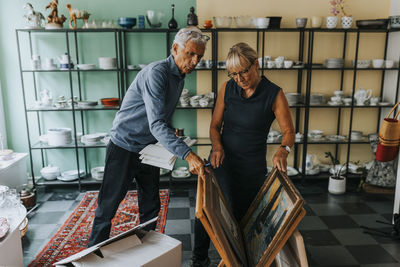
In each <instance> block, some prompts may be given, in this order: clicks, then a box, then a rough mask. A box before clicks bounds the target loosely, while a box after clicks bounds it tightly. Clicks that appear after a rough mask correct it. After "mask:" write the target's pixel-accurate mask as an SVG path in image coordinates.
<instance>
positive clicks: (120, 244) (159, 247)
mask: <svg viewBox="0 0 400 267" xmlns="http://www.w3.org/2000/svg"><path fill="white" fill-rule="evenodd" d="M156 220H157V218H154V219H152V220H150V221H148V222H146V223H144V224H141V225H138V226H136V227H134V228H133V229H131V230H129V231H127V232H125V233H122V234H119V235H117V236H114V237H112V238H110V239H108V240H106V241H104V242H101V243H99V244H97V245H94V246H92V247H90V248H87V249H85V250H83V251H81V252H79V253H76V254H75V255H72V256H70V257H68V258H66V259H64V260H61V261H59V262H57V263H56V264H55V265H56V266H79V267H83V266H85V267H92V266H107V267H114V266H115V267H117V266H118V267H120V266H146V267H156V266H157V267H158V266H165V267H177V266H181V264H182V263H181V261H182V243H181V242H180V241H179V240H176V239H174V238H172V237H169V236H167V235H164V234H161V233H158V232H155V231H150V232H146V231H144V230H141V228H143V227H144V226H146V225H147V224H149V223H151V222H154V221H156Z"/></svg>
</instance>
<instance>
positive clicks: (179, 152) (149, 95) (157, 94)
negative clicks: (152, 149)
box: [143, 68, 191, 159]
mask: <svg viewBox="0 0 400 267" xmlns="http://www.w3.org/2000/svg"><path fill="white" fill-rule="evenodd" d="M167 84H168V75H167V72H166V71H162V70H160V69H158V68H153V69H152V70H150V72H149V73H148V76H147V79H146V82H145V86H144V90H143V101H144V104H145V107H146V114H147V119H148V123H149V128H150V132H151V134H152V135H153V136H154V137H155V138H156V139H157V140H158V141H159V142H160V143H161V144H162V145H163V146H164V147H165V148H166V149H167V150H168V151H169V152H171V153H173V154H175V155H176V156H178V157H179V158H180V159H185V158H186V156H187V154H189V152H190V151H191V149H190V147H189V146H187V145H186V143H185V142H183V141H182V139H180V138H179V137H177V136H175V133H174V131H173V130H172V129H171V128H170V127H168V122H167V121H166V114H167V113H166V110H165V101H166V92H167V90H166V86H168V85H167Z"/></svg>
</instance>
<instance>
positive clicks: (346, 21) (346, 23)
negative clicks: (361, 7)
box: [341, 17, 353, 29]
mask: <svg viewBox="0 0 400 267" xmlns="http://www.w3.org/2000/svg"><path fill="white" fill-rule="evenodd" d="M341 23H342V29H350V28H351V26H352V25H353V17H342V18H341Z"/></svg>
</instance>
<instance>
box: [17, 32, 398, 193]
mask: <svg viewBox="0 0 400 267" xmlns="http://www.w3.org/2000/svg"><path fill="white" fill-rule="evenodd" d="M177 31H178V30H169V29H162V28H150V29H135V28H134V29H130V30H128V29H120V28H118V29H117V28H116V29H54V30H46V29H17V30H16V35H17V46H18V55H19V62H20V72H21V81H22V90H23V96H24V109H25V113H26V114H28V112H29V113H41V112H65V111H67V112H71V114H72V116H73V127H71V128H73V129H74V130H73V134H72V135H73V136H74V135H75V133H74V132H76V128H77V121H76V118H75V117H76V116H78V115H79V113H81V115H80V116H83V115H82V113H84V112H86V111H103V110H114V111H116V110H118V109H119V107H110V108H109V107H104V106H101V105H99V106H96V107H93V108H80V107H78V106H74V108H73V109H72V108H71V107H68V108H60V109H56V108H35V107H29V108H27V100H26V98H25V97H26V96H25V88H24V80H25V77H24V75H27V74H31V75H32V76H33V77H34V79H35V77H36V75H40V73H60V72H61V73H67V74H68V75H69V79H70V95H71V96H72V95H74V94H73V87H74V88H75V90H76V88H78V90H79V92H81V91H82V90H83V89H82V88H81V85H80V83H81V81H80V79H81V77H80V74H81V73H85V72H94V73H96V72H102V73H104V72H110V73H115V74H116V76H117V86H116V87H115V91H116V92H117V93H118V98H120V99H123V97H124V94H125V93H126V90H127V89H128V87H129V85H130V82H131V81H130V79H129V78H128V73H134V74H135V73H137V72H139V71H140V70H141V69H140V68H134V69H130V68H129V69H128V63H127V62H128V59H127V50H128V48H129V47H128V40H127V39H128V37H127V36H128V35H132V34H139V35H138V36H139V37H140V34H146V33H157V34H158V33H159V34H163V35H165V37H166V41H162V42H165V44H166V46H165V47H166V50H165V51H166V55H167V56H169V54H170V45H171V41H172V37H173V35H174V34H175V33H176V32H177ZM202 31H203V32H205V33H207V34H208V35H210V37H211V40H210V42H211V44H209V48H208V49H211V51H212V52H211V53H212V61H213V63H214V64H213V67H211V68H196V69H195V71H201V72H210V73H211V82H212V86H211V91H212V92H213V93H214V97H215V98H216V97H217V93H218V78H219V77H218V75H219V72H221V71H226V68H221V67H218V66H217V62H218V53H219V51H218V42H219V41H220V40H219V39H220V36H219V35H220V34H222V33H229V32H232V33H237V32H248V33H251V34H255V35H256V37H257V52H258V54H259V56H262V57H264V55H265V54H266V51H265V50H266V48H265V38H266V37H267V34H268V33H278V32H283V33H285V32H287V33H291V34H296V35H298V36H299V41H298V44H295V45H296V46H298V48H299V50H298V51H299V52H298V58H297V60H298V61H301V62H303V63H304V64H305V66H304V67H300V68H260V71H261V73H264V71H274V72H276V71H282V72H287V71H290V72H293V71H297V72H298V74H297V88H296V91H297V92H298V93H303V94H304V95H305V103H303V104H296V105H291V106H290V107H291V108H293V109H295V113H296V118H295V120H294V121H295V128H296V132H298V131H299V129H300V128H301V126H302V128H303V134H304V135H305V136H307V134H308V127H309V115H310V111H311V110H314V109H319V108H324V109H335V110H337V112H338V122H337V133H336V134H340V132H341V131H340V121H341V115H340V114H341V112H342V110H346V111H347V110H349V111H350V122H349V132H348V133H347V134H346V135H349V134H350V131H351V130H352V124H353V112H354V110H357V109H374V110H376V111H377V113H378V117H379V116H380V115H381V110H382V109H383V108H388V107H392V104H388V105H377V106H371V105H365V106H357V105H354V104H353V105H328V104H321V105H310V104H308V103H310V95H311V93H312V89H311V81H312V77H313V74H314V72H319V71H339V72H341V73H342V75H341V88H340V90H343V87H342V86H343V85H342V84H343V73H344V72H346V73H348V72H352V73H353V74H354V75H353V76H354V77H353V86H352V88H351V96H352V97H353V96H354V92H355V81H356V79H357V78H356V74H357V73H358V72H359V71H361V72H365V71H374V72H378V73H382V79H381V81H380V82H381V88H380V97H381V98H382V95H383V91H384V88H385V86H384V74H385V72H386V71H390V72H397V75H398V76H399V74H400V67H395V68H372V67H370V68H357V67H343V68H326V67H316V66H312V64H316V62H313V53H314V36H315V35H316V34H319V33H323V34H325V33H326V34H335V35H333V36H337V35H339V34H341V35H343V36H344V41H343V48H342V50H343V57H342V58H343V59H344V60H349V58H348V57H347V55H346V52H345V51H346V49H348V48H347V47H346V46H347V43H346V40H347V36H348V35H349V34H352V36H354V35H355V38H356V42H355V45H353V46H352V48H351V49H354V50H355V58H351V59H355V60H357V59H358V50H359V45H360V35H362V34H370V33H371V34H373V33H381V34H382V38H386V41H385V49H384V51H382V52H383V56H382V58H384V59H386V52H387V51H386V50H387V44H388V43H387V39H388V36H389V35H390V33H392V32H399V31H400V29H347V30H344V29H324V28H320V29H312V28H306V29H298V28H278V29H268V28H267V29H258V28H218V29H208V30H204V29H202ZM91 33H111V34H112V35H113V38H114V43H115V47H114V48H115V57H116V58H117V68H116V69H112V70H103V69H91V70H81V69H76V68H74V69H69V70H58V69H57V70H29V69H27V68H23V66H22V63H21V62H22V60H21V47H20V42H19V38H20V34H27V35H28V36H29V42H30V55H32V54H33V53H32V40H31V35H33V34H39V35H41V34H44V35H45V34H49V35H51V34H60V35H64V36H65V41H66V46H67V53H68V54H70V55H71V50H72V47H74V48H75V51H78V43H77V40H76V39H77V35H78V34H79V35H80V34H91ZM70 35H71V36H72V38H71V36H70ZM374 38H381V37H374ZM237 41H240V40H237ZM69 42H71V43H74V44H73V45H71V44H70V43H69ZM305 51H307V53H305ZM78 59H79V53H78V52H76V59H74V63H76V64H79V61H78ZM72 73H74V75H75V74H77V76H78V85H77V84H73V81H72V79H73V78H72ZM398 80H399V79H398ZM74 83H76V81H74ZM398 87H399V82H397V87H396V88H398ZM34 90H35V92H36V93H37V88H36V85H35V88H34ZM396 99H398V91H396ZM214 100H215V99H214ZM213 108H214V107H213V106H208V107H191V106H188V107H181V106H178V107H177V109H179V110H210V111H212V110H213ZM73 111H75V112H73ZM303 111H304V113H305V114H304V120H303V121H302V122H300V121H301V120H300V112H303ZM76 112H78V113H77V114H76V115H75V113H76ZM37 116H38V117H37V118H38V128H39V132H38V133H39V135H41V134H42V126H41V123H40V120H39V115H37ZM29 124H30V122H29V120H28V119H26V125H27V131H28V144H29V150H30V156H31V157H30V158H31V172H32V177H34V183H35V182H36V181H35V175H34V171H33V161H32V153H31V152H32V150H40V151H41V153H42V158H43V150H46V149H75V152H76V162H77V169H79V155H78V150H82V149H83V150H85V151H86V149H88V148H104V147H105V145H104V144H98V145H94V146H87V145H84V144H82V143H77V144H76V145H75V143H72V144H70V145H67V146H63V147H50V146H46V145H44V144H42V143H40V142H38V143H34V144H31V132H30V127H29ZM378 126H379V124H378V122H377V129H378ZM82 127H83V122H82ZM83 129H84V127H83ZM267 143H268V144H272V145H278V144H280V140H274V141H272V142H270V141H268V142H267ZM368 143H369V142H368V138H367V137H364V138H363V139H362V140H359V141H349V140H348V139H346V140H343V141H336V142H335V141H329V140H318V141H316V140H310V139H308V138H306V139H304V140H302V141H300V142H298V141H296V142H295V148H294V166H295V167H296V168H297V167H299V166H298V165H299V162H300V159H302V169H303V170H304V169H305V160H304V159H305V157H306V154H307V146H308V145H326V144H332V145H335V146H336V148H335V154H336V156H337V153H338V148H339V146H343V145H347V158H346V162H347V163H348V162H349V157H350V149H351V145H353V144H368ZM196 145H197V146H210V145H211V141H210V140H209V138H199V139H198V143H197V144H196ZM299 146H302V148H303V149H302V153H301V154H300V153H299ZM42 165H43V166H45V162H44V161H43V160H42ZM85 170H86V172H87V171H88V166H87V159H86V156H85ZM346 175H347V176H348V177H352V176H351V174H349V173H348V174H346ZM328 176H329V175H326V178H327V177H328ZM320 177H325V176H324V175H322V176H320ZM296 178H305V179H313V176H309V175H306V174H305V173H303V174H300V175H298V176H296ZM191 179H192V178H191ZM42 180H43V179H39V180H38V184H44V185H52V184H53V183H52V182H51V181H44V182H43V181H42ZM181 180H182V181H183V180H187V179H181ZM193 180H194V181H195V180H196V179H195V178H193ZM100 183H101V182H100V181H97V180H94V179H91V178H90V179H86V178H85V179H80V180H78V181H76V182H74V183H66V182H62V181H58V184H78V185H79V189H80V186H81V185H84V184H100ZM54 184H56V182H54Z"/></svg>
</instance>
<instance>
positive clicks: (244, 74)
mask: <svg viewBox="0 0 400 267" xmlns="http://www.w3.org/2000/svg"><path fill="white" fill-rule="evenodd" d="M252 66H253V65H250V66H249V67H248V68H247V69H244V70H242V71H239V72H232V73H231V72H228V77H229V78H231V79H235V78H236V77H237V76H238V75H239V76H240V77H242V78H246V77H247V76H248V75H249V71H250V69H251V67H252Z"/></svg>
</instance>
